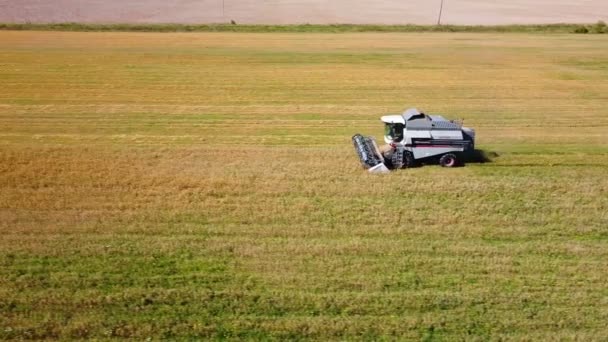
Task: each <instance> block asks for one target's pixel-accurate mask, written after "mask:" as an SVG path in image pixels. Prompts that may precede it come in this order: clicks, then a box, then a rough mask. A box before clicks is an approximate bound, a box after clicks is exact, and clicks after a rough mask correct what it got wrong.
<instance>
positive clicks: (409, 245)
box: [0, 32, 608, 340]
mask: <svg viewBox="0 0 608 342" xmlns="http://www.w3.org/2000/svg"><path fill="white" fill-rule="evenodd" d="M607 51H608V41H607V40H606V39H605V38H604V37H602V36H599V35H598V36H584V37H581V36H577V35H541V34H530V35H520V34H508V35H500V34H431V33H423V34H241V33H239V34H230V33H215V34H214V33H202V34H199V33H196V34H187V33H185V34H158V33H59V32H0V80H1V81H0V82H1V84H0V87H1V88H0V89H1V90H0V280H1V281H0V312H1V314H0V338H3V339H11V338H53V337H57V338H64V339H66V338H78V337H80V338H87V337H88V338H91V337H99V338H106V337H131V338H135V339H142V338H146V337H157V338H159V337H161V338H185V337H212V338H283V339H284V338H312V339H340V338H346V339H354V338H360V339H376V338H382V337H385V338H414V339H418V338H427V339H433V338H439V339H441V338H445V339H454V338H458V339H469V338H479V339H482V340H485V339H488V338H495V339H498V338H503V339H515V340H519V339H522V338H524V337H529V338H531V339H574V338H580V339H584V340H594V339H597V340H600V339H602V338H603V337H605V336H606V335H608V330H607V328H606V324H605V322H606V321H607V320H608V288H607V287H606V284H607V283H608V272H607V271H608V249H607V247H608V231H607V227H608V213H607V209H608V181H607V180H606V177H607V176H608V171H607V167H608V159H607V158H606V157H607V155H608V142H607V141H606V130H607V129H608V107H607V106H606V103H607V100H608V96H607V95H606V94H608V59H607V58H606V56H607V55H606V52H607ZM408 106H417V107H419V108H420V109H424V110H426V111H427V112H430V113H443V114H445V115H446V116H448V117H452V118H464V120H465V123H466V125H467V126H471V127H474V128H476V130H477V135H478V137H477V139H478V140H477V147H478V148H480V149H483V150H485V151H486V152H487V153H488V154H489V155H498V157H495V158H494V160H493V162H491V163H485V164H468V165H467V166H466V167H465V168H458V169H442V168H440V167H438V166H425V167H421V168H416V169H411V170H402V171H398V172H394V173H391V174H389V175H384V176H372V175H368V174H366V173H365V172H364V171H363V170H362V169H361V168H360V166H359V164H358V160H357V158H356V156H355V152H354V151H353V149H352V146H351V142H350V137H351V136H352V134H354V133H357V132H359V133H364V134H373V135H375V136H377V137H381V135H382V125H381V122H380V121H379V120H378V119H379V117H380V116H381V115H384V114H386V113H395V112H400V111H401V110H403V109H405V108H406V107H408Z"/></svg>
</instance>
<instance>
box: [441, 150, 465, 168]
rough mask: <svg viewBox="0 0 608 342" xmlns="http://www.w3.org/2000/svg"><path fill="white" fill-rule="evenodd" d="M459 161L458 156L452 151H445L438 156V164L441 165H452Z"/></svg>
mask: <svg viewBox="0 0 608 342" xmlns="http://www.w3.org/2000/svg"><path fill="white" fill-rule="evenodd" d="M459 164H460V161H459V160H458V157H457V156H456V155H455V154H453V153H446V154H444V155H442V156H441V158H439V165H441V166H443V167H454V166H458V165H459Z"/></svg>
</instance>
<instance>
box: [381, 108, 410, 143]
mask: <svg viewBox="0 0 608 342" xmlns="http://www.w3.org/2000/svg"><path fill="white" fill-rule="evenodd" d="M380 120H382V122H384V141H385V142H386V143H387V144H390V143H393V142H394V143H398V142H401V141H402V140H403V138H404V130H405V119H404V118H403V116H402V115H386V116H383V117H381V118H380Z"/></svg>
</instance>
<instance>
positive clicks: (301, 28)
mask: <svg viewBox="0 0 608 342" xmlns="http://www.w3.org/2000/svg"><path fill="white" fill-rule="evenodd" d="M0 30H20V31H77V32H121V31H124V32H257V33H261V32H318V33H323V32H327V33H340V32H505V33H508V32H513V33H608V27H607V26H606V24H605V23H604V22H601V21H600V22H597V23H595V24H539V25H493V26H484V25H355V24H332V25H311V24H298V25H240V24H236V23H235V24H192V25H190V24H85V23H47V24H43V23H0Z"/></svg>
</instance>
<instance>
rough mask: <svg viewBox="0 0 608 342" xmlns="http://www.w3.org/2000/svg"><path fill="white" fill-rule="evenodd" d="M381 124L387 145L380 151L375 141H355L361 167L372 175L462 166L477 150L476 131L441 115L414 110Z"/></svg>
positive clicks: (356, 138)
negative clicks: (426, 165) (422, 165)
mask: <svg viewBox="0 0 608 342" xmlns="http://www.w3.org/2000/svg"><path fill="white" fill-rule="evenodd" d="M380 120H382V122H384V124H385V130H384V141H385V142H386V145H384V146H382V147H378V145H377V144H376V141H375V140H374V138H373V137H366V136H363V135H361V134H355V135H354V136H353V138H352V140H353V144H354V145H355V150H356V151H357V154H358V155H359V159H360V160H361V164H362V165H363V167H364V168H366V169H368V171H369V172H371V173H386V172H389V170H391V169H404V168H409V167H413V166H416V165H417V164H419V163H437V162H438V163H439V165H441V166H443V167H454V166H462V165H464V160H465V155H466V153H469V152H473V151H474V149H475V131H474V130H473V129H471V128H467V127H463V126H462V124H461V123H459V122H455V121H454V120H447V119H445V118H444V117H442V116H440V115H427V114H424V113H422V112H419V111H418V110H417V109H415V108H412V109H408V110H406V111H405V112H404V113H403V114H401V115H387V116H383V117H382V118H380Z"/></svg>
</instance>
